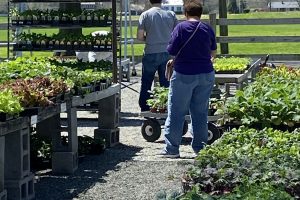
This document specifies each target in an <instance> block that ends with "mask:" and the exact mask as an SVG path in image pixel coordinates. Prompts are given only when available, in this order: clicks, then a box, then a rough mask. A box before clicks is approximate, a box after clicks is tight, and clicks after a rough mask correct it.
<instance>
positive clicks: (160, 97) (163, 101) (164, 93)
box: [147, 87, 169, 112]
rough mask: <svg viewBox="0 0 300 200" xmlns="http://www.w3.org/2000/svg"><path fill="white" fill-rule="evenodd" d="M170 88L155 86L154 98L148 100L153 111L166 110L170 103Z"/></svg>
mask: <svg viewBox="0 0 300 200" xmlns="http://www.w3.org/2000/svg"><path fill="white" fill-rule="evenodd" d="M168 94H169V88H164V87H154V89H153V92H152V98H151V99H148V100H147V104H148V105H149V106H150V107H151V108H152V109H151V110H152V111H156V112H161V111H163V112H165V110H166V108H167V103H168Z"/></svg>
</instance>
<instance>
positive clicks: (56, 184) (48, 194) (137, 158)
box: [35, 65, 193, 200]
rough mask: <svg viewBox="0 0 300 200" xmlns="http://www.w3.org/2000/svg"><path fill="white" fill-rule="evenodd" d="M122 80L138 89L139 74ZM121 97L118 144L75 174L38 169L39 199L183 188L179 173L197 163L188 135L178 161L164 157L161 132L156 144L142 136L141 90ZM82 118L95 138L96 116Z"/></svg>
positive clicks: (130, 195) (129, 198) (150, 194)
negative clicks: (194, 160) (194, 159)
mask: <svg viewBox="0 0 300 200" xmlns="http://www.w3.org/2000/svg"><path fill="white" fill-rule="evenodd" d="M139 69H140V65H138V66H137V70H138V71H139ZM124 84H126V85H130V87H132V88H134V89H136V90H139V88H140V77H132V78H131V82H130V83H124ZM121 97H122V102H121V119H120V144H119V145H117V146H115V147H113V148H110V149H106V150H105V152H104V153H103V154H101V155H97V156H86V157H85V158H84V159H83V160H82V161H81V162H80V163H79V167H78V170H77V171H76V172H75V174H74V175H71V176H54V175H52V174H51V170H49V171H42V172H38V177H39V179H38V182H37V183H36V184H35V193H36V199H41V200H47V199H53V200H62V199H76V200H77V199H95V200H96V199H97V200H109V199H112V200H147V199H151V200H152V199H156V196H157V194H158V193H161V192H162V191H165V192H166V193H167V194H168V195H170V194H171V193H172V192H174V191H177V192H180V191H181V182H180V177H181V175H182V174H183V173H184V172H185V171H186V170H187V169H188V168H189V167H190V166H191V165H192V164H193V158H192V149H191V146H190V145H189V144H190V140H191V137H190V135H189V134H187V136H185V137H184V139H183V145H182V146H181V149H180V151H181V158H180V159H164V158H160V157H159V156H158V155H157V154H158V153H159V152H160V151H161V149H162V148H163V147H164V141H163V136H161V138H160V139H159V140H158V141H156V142H155V143H149V142H146V141H145V140H144V138H143V137H142V134H141V124H142V121H143V119H142V118H141V117H139V106H138V94H137V93H136V92H134V91H132V90H130V89H128V88H126V87H122V93H121ZM78 117H79V118H81V119H79V120H78V134H82V135H83V134H84V135H90V136H93V132H94V131H93V130H94V129H95V128H96V127H97V119H96V117H97V114H95V113H89V112H79V113H78ZM83 118H84V119H83Z"/></svg>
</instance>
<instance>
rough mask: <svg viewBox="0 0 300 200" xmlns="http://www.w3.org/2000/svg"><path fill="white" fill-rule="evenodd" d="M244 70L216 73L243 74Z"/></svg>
mask: <svg viewBox="0 0 300 200" xmlns="http://www.w3.org/2000/svg"><path fill="white" fill-rule="evenodd" d="M245 71H246V70H228V71H216V74H243V73H244V72H245Z"/></svg>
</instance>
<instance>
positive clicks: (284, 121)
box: [224, 66, 300, 127]
mask: <svg viewBox="0 0 300 200" xmlns="http://www.w3.org/2000/svg"><path fill="white" fill-rule="evenodd" d="M299 85H300V70H299V69H298V70H297V69H289V68H287V67H285V66H281V67H278V68H276V69H268V68H265V69H264V70H263V71H262V72H261V73H260V74H259V75H258V77H257V78H256V81H255V82H253V83H251V84H249V85H248V86H247V87H245V88H244V89H243V90H242V91H237V92H236V94H235V96H234V97H232V98H228V99H227V102H226V104H225V111H224V112H225V113H227V114H228V115H229V116H230V117H231V118H232V119H233V120H238V121H239V120H240V121H241V122H242V123H243V124H245V125H255V124H261V125H262V127H270V126H278V125H285V126H288V127H294V126H295V124H299V123H300V88H299Z"/></svg>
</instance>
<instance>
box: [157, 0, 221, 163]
mask: <svg viewBox="0 0 300 200" xmlns="http://www.w3.org/2000/svg"><path fill="white" fill-rule="evenodd" d="M202 10H203V7H202V5H201V3H200V2H199V0H189V1H186V2H185V3H184V11H185V16H186V21H184V22H181V23H179V24H178V25H177V26H176V27H175V29H174V30H173V32H172V37H171V40H170V42H169V45H168V52H169V53H170V54H171V55H172V56H176V59H175V61H174V72H173V74H172V76H171V79H170V87H169V96H168V117H167V120H166V122H165V143H166V147H165V148H164V149H163V151H162V152H161V155H162V156H163V157H169V158H178V157H180V155H179V146H180V143H181V139H182V130H183V124H184V120H185V115H186V114H188V113H190V115H191V125H192V134H193V140H192V148H193V150H194V152H195V153H198V152H199V151H200V150H201V149H202V148H203V147H204V145H205V143H207V137H208V127H207V115H208V103H209V97H210V93H211V91H212V88H213V86H214V82H215V72H214V68H213V64H212V60H213V59H214V57H215V55H216V49H217V44H216V39H215V33H214V31H213V30H212V28H211V27H210V26H209V25H207V24H205V23H203V22H201V21H200V17H201V15H202ZM196 29H197V30H196ZM194 31H196V32H195V34H194V35H193V37H192V38H191V39H190V40H189V41H188V43H186V45H185V46H184V44H185V42H186V41H187V40H188V39H189V38H190V36H191V35H192V34H193V32H194ZM182 46H184V47H183V48H182ZM181 48H182V50H181V51H180V53H179V54H178V55H177V53H178V52H179V50H180V49H181Z"/></svg>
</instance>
